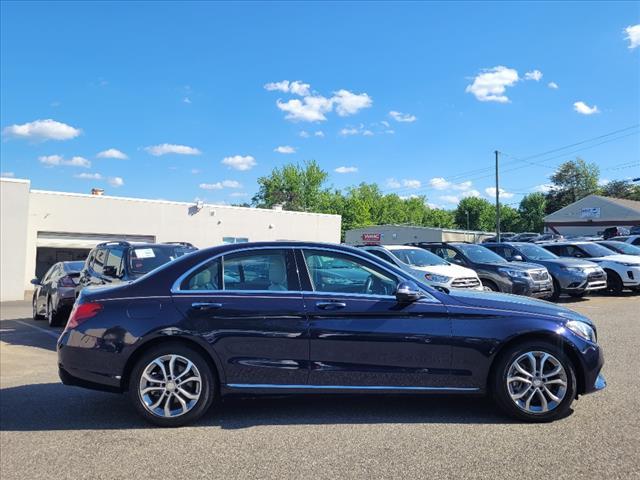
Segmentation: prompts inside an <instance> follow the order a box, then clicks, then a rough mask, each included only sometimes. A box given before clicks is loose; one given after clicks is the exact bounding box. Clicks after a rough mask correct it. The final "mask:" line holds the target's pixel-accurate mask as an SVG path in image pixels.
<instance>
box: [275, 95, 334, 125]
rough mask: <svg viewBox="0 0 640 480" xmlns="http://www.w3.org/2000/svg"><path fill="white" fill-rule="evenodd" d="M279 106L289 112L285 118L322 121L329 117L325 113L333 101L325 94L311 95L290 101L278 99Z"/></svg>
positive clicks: (301, 120)
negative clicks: (324, 95)
mask: <svg viewBox="0 0 640 480" xmlns="http://www.w3.org/2000/svg"><path fill="white" fill-rule="evenodd" d="M276 105H278V108H279V109H280V110H282V111H283V112H287V115H285V117H284V118H286V119H287V120H291V121H293V122H322V121H325V120H326V119H327V117H326V116H325V113H327V112H330V111H331V109H332V108H333V103H332V102H331V100H330V99H328V98H325V97H323V96H320V95H318V96H309V97H304V98H303V99H302V101H301V100H299V99H297V98H294V99H291V100H289V101H288V102H282V101H280V100H278V101H277V102H276Z"/></svg>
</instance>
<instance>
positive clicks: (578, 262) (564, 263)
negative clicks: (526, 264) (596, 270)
mask: <svg viewBox="0 0 640 480" xmlns="http://www.w3.org/2000/svg"><path fill="white" fill-rule="evenodd" d="M536 263H539V264H540V265H558V266H560V267H580V268H591V267H595V266H597V265H596V264H595V263H593V262H590V261H588V260H582V259H580V258H551V259H547V260H537V261H536Z"/></svg>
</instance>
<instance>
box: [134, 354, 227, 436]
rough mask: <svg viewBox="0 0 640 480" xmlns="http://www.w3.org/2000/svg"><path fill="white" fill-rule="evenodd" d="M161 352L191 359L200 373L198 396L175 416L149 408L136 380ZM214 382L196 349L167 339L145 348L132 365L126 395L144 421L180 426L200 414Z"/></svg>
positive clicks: (208, 402)
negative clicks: (162, 342)
mask: <svg viewBox="0 0 640 480" xmlns="http://www.w3.org/2000/svg"><path fill="white" fill-rule="evenodd" d="M165 355H179V356H180V357H184V358H185V359H187V360H189V361H191V362H192V363H193V364H194V366H195V368H196V369H197V371H198V372H199V374H200V378H201V384H200V385H201V386H200V391H199V392H200V393H199V398H198V399H197V400H196V403H195V404H194V405H193V406H192V407H191V409H190V410H189V411H187V412H186V413H184V414H181V415H179V416H175V417H164V416H159V415H156V414H154V413H152V412H151V411H149V410H148V409H147V407H146V405H145V403H144V400H143V398H142V396H141V394H140V383H141V381H142V374H143V372H144V370H145V368H146V367H147V366H148V365H149V364H151V362H153V361H154V360H155V359H157V358H160V357H162V356H165ZM216 391H217V384H216V380H215V376H214V372H213V371H212V369H211V367H210V365H209V363H208V362H207V361H206V360H205V359H204V358H203V357H202V355H201V354H200V353H198V352H197V351H196V350H194V349H192V348H190V347H188V346H186V345H183V344H181V343H175V342H168V343H164V344H161V345H158V346H155V347H153V348H151V349H150V350H149V351H147V352H145V353H144V354H143V355H142V356H141V357H140V358H139V359H138V361H137V362H136V364H135V365H134V367H133V369H132V371H131V376H130V377H129V399H130V400H131V402H132V403H133V406H134V407H135V409H136V410H137V411H138V413H139V414H140V415H141V416H142V417H143V418H144V419H145V420H146V421H148V422H150V423H152V424H154V425H157V426H159V427H180V426H182V425H186V424H188V423H191V422H194V421H196V420H197V419H199V418H200V417H202V415H204V414H205V413H206V412H207V410H208V409H209V407H211V404H212V402H213V400H214V398H215V395H216Z"/></svg>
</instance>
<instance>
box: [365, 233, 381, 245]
mask: <svg viewBox="0 0 640 480" xmlns="http://www.w3.org/2000/svg"><path fill="white" fill-rule="evenodd" d="M380 237H381V235H380V234H379V233H363V234H362V241H363V242H367V243H380Z"/></svg>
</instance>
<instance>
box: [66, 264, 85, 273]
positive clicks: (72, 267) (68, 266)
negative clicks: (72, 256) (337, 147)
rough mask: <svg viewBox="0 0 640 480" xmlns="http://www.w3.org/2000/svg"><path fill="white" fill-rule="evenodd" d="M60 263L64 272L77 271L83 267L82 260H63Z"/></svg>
mask: <svg viewBox="0 0 640 480" xmlns="http://www.w3.org/2000/svg"><path fill="white" fill-rule="evenodd" d="M62 265H63V266H64V271H65V272H66V273H77V272H80V271H81V270H82V268H83V267H84V262H64V263H63V264H62Z"/></svg>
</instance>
